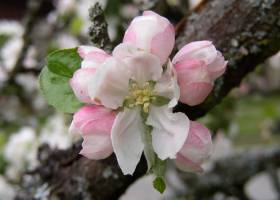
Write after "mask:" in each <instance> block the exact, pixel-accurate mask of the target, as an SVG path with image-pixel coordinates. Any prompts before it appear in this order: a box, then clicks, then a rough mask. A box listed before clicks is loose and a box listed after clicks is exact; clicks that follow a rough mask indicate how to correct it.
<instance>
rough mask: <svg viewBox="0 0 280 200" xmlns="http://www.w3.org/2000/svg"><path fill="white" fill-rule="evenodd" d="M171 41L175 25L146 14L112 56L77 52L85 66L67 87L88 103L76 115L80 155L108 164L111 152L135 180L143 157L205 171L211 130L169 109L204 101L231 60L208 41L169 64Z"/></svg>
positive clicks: (96, 51)
mask: <svg viewBox="0 0 280 200" xmlns="http://www.w3.org/2000/svg"><path fill="white" fill-rule="evenodd" d="M174 43H175V32H174V27H173V26H172V24H171V23H170V22H169V21H168V20H167V19H166V18H164V17H162V16H160V15H158V14H156V13H154V12H152V11H145V12H144V13H143V15H142V16H139V17H136V18H135V19H134V20H133V21H132V22H131V24H130V26H129V27H128V29H127V31H126V32H125V35H124V39H123V42H122V43H121V44H119V45H118V46H116V47H115V49H114V50H113V52H112V55H109V54H107V53H106V52H105V51H103V50H101V49H98V48H96V47H90V46H80V47H79V48H78V53H79V55H80V57H81V58H82V59H83V61H82V63H81V68H80V69H78V70H77V71H76V72H75V73H74V75H73V77H72V79H71V80H70V85H71V87H72V89H73V91H74V93H75V95H76V97H77V98H78V99H79V100H80V101H81V102H84V103H85V104H86V105H85V106H83V107H82V108H80V110H78V111H77V112H76V113H75V115H74V117H73V121H72V124H71V127H70V132H73V133H79V134H81V135H82V137H83V139H84V141H83V144H82V150H81V152H80V153H81V154H82V155H84V156H86V157H87V158H90V159H104V158H106V157H108V156H110V155H111V154H112V153H113V152H114V153H115V155H116V157H117V160H118V163H119V166H120V168H121V170H122V172H123V173H124V174H133V172H134V170H135V168H136V165H137V163H138V162H139V160H140V157H141V155H142V153H143V152H144V154H145V156H146V159H147V161H148V164H151V165H153V162H152V160H153V158H154V157H156V158H159V159H160V160H165V159H168V158H169V159H176V163H177V165H178V166H179V167H180V168H181V169H184V170H187V171H202V168H201V164H202V162H203V161H204V160H205V159H206V158H207V157H209V154H210V152H211V144H212V143H211V135H210V132H209V131H208V129H207V128H205V127H204V126H203V125H202V124H200V123H198V122H193V121H190V120H189V119H188V117H187V116H186V115H185V114H183V113H173V111H172V110H173V107H174V106H176V105H177V103H178V101H181V102H183V103H185V104H188V105H190V106H193V105H197V104H200V103H201V102H203V101H204V100H205V98H206V97H207V96H208V94H209V93H210V92H211V90H212V88H213V82H214V80H215V79H216V78H217V77H219V76H220V75H222V74H223V73H224V71H225V68H226V64H227V62H226V61H225V60H224V58H223V56H222V55H221V53H220V52H219V51H217V50H216V48H215V47H214V46H213V44H212V43H211V42H210V41H197V42H192V43H189V44H187V45H185V46H184V47H183V48H182V49H181V50H180V51H179V52H178V53H177V54H176V55H175V56H174V58H173V59H172V60H170V59H169V56H170V54H171V52H172V49H173V46H174ZM153 154H154V155H153Z"/></svg>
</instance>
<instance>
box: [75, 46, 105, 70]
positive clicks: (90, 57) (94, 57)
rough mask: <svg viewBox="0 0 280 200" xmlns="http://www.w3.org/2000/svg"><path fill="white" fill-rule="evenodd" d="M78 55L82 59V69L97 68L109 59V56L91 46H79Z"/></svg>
mask: <svg viewBox="0 0 280 200" xmlns="http://www.w3.org/2000/svg"><path fill="white" fill-rule="evenodd" d="M78 53H79V55H80V57H82V58H83V61H82V64H81V67H82V68H88V67H89V68H97V67H99V66H100V65H101V64H102V63H103V62H105V60H106V59H107V58H109V57H110V55H109V54H107V53H106V52H105V51H103V50H102V49H99V48H96V47H93V46H80V47H79V48H78Z"/></svg>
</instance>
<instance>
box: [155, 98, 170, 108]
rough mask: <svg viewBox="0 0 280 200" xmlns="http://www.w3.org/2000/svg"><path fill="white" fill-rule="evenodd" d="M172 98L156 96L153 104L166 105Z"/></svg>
mask: <svg viewBox="0 0 280 200" xmlns="http://www.w3.org/2000/svg"><path fill="white" fill-rule="evenodd" d="M169 101H170V99H168V98H166V97H163V96H156V98H155V99H154V100H153V102H152V104H153V105H155V106H164V105H166V104H168V103H169Z"/></svg>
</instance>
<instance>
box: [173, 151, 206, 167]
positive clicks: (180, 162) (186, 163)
mask: <svg viewBox="0 0 280 200" xmlns="http://www.w3.org/2000/svg"><path fill="white" fill-rule="evenodd" d="M175 163H176V166H177V167H178V168H179V169H180V170H182V171H185V172H203V169H202V167H201V166H200V164H199V163H194V162H192V161H191V160H189V159H188V158H186V157H184V156H183V155H182V154H180V153H178V154H177V157H176V161H175Z"/></svg>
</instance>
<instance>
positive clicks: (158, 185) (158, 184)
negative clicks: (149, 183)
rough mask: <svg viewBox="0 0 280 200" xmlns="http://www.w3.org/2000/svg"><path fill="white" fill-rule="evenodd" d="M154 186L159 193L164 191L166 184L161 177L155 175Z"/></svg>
mask: <svg viewBox="0 0 280 200" xmlns="http://www.w3.org/2000/svg"><path fill="white" fill-rule="evenodd" d="M153 185H154V188H155V189H156V190H157V191H159V192H160V193H161V194H162V193H163V192H164V191H165V188H166V185H165V182H164V180H163V178H161V177H156V178H155V180H154V181H153Z"/></svg>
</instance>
